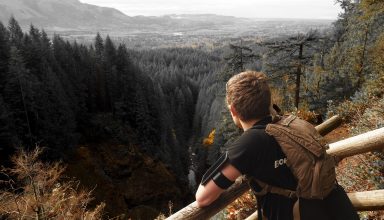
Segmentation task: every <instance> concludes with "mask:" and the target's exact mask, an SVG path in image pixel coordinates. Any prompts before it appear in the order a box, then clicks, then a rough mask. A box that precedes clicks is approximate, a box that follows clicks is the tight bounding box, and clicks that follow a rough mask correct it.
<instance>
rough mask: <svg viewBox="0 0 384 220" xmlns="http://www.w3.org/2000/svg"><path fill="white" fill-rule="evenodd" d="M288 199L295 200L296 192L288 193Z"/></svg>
mask: <svg viewBox="0 0 384 220" xmlns="http://www.w3.org/2000/svg"><path fill="white" fill-rule="evenodd" d="M288 197H289V198H290V199H293V198H296V192H289V194H288Z"/></svg>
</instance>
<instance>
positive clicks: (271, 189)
mask: <svg viewBox="0 0 384 220" xmlns="http://www.w3.org/2000/svg"><path fill="white" fill-rule="evenodd" d="M249 180H250V181H254V182H256V183H257V184H258V185H259V186H260V187H261V188H262V189H261V190H260V191H259V192H257V191H255V190H252V191H253V193H254V194H255V195H256V196H263V195H265V194H267V193H273V194H278V195H281V196H285V197H288V198H296V197H297V194H296V191H293V190H289V189H284V188H281V187H277V186H272V185H269V184H267V183H265V182H263V181H261V180H258V179H255V178H253V177H250V178H249ZM251 189H252V187H251Z"/></svg>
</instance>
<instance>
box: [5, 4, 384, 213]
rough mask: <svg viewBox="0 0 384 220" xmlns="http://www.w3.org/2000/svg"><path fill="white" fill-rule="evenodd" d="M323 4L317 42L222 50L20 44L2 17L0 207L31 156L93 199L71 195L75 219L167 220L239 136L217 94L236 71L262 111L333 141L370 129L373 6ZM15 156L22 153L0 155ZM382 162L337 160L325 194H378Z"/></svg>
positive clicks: (379, 62) (14, 26)
mask: <svg viewBox="0 0 384 220" xmlns="http://www.w3.org/2000/svg"><path fill="white" fill-rule="evenodd" d="M337 3H338V4H339V5H340V7H341V8H342V9H343V12H342V13H341V14H340V15H339V18H338V19H337V20H336V21H335V22H334V23H333V26H332V27H331V28H330V29H329V30H327V31H322V32H320V31H318V30H311V31H309V32H307V33H298V34H297V35H293V36H289V37H275V38H273V37H272V38H269V39H265V40H263V41H252V40H249V39H248V40H246V41H243V40H241V39H236V40H234V41H233V42H229V43H228V45H226V46H224V47H217V48H213V49H212V48H192V47H172V48H154V49H142V50H135V49H132V48H127V47H126V46H125V45H124V44H121V43H119V42H115V41H113V40H111V37H110V36H102V35H100V34H97V35H96V36H95V38H94V41H93V43H92V44H90V45H84V44H79V43H77V42H76V41H74V42H69V41H66V40H64V39H63V38H62V37H61V36H59V35H53V36H48V35H47V33H46V32H45V31H44V30H42V29H39V28H38V27H35V26H33V24H32V25H31V26H30V28H29V31H26V32H24V31H23V30H22V29H21V27H20V26H19V24H18V22H17V20H16V19H15V18H13V17H11V18H10V19H9V22H8V24H3V23H0V163H1V165H2V166H3V167H4V168H3V171H2V172H1V175H0V179H1V180H2V181H1V183H0V185H1V186H0V187H1V190H0V192H1V195H2V196H3V195H5V194H3V192H4V191H3V190H4V189H8V190H9V189H11V188H12V187H10V186H11V185H12V186H14V184H19V183H20V184H22V183H23V182H25V179H23V178H20V179H18V180H19V181H18V182H19V183H12V184H11V183H10V182H9V181H8V182H7V181H3V180H6V179H8V178H9V176H7V175H6V174H5V173H4V172H5V171H4V170H6V169H8V168H9V167H12V166H13V164H15V161H16V164H22V163H26V164H31V163H32V162H33V163H34V162H35V161H37V158H38V161H43V162H44V163H48V164H53V163H54V162H57V161H61V163H62V164H64V165H65V166H66V169H64V168H63V169H61V168H60V169H59V168H58V167H56V169H55V170H54V171H52V172H55V173H59V174H60V176H61V177H60V178H63V179H65V180H66V181H70V182H71V181H73V180H71V178H72V177H75V178H76V179H77V180H78V181H79V182H71V185H70V186H71V187H73V188H76V187H78V188H79V189H80V188H82V187H85V188H88V189H93V190H92V191H93V192H92V193H93V194H94V198H95V199H94V200H92V201H91V200H89V201H88V200H87V199H86V197H85V196H84V197H81V195H82V194H76V195H75V197H79V198H84V201H83V202H85V201H86V203H87V204H88V202H89V207H92V208H93V209H94V212H95V213H97V215H96V214H94V213H93V212H87V213H88V214H87V215H91V214H92V215H94V216H99V213H98V211H99V209H100V210H101V209H104V212H105V214H104V215H101V214H100V216H102V217H100V216H99V217H97V218H111V217H115V216H120V217H121V219H125V218H127V219H128V218H132V219H140V218H141V219H153V218H154V217H156V216H158V215H159V214H160V213H163V214H164V215H168V214H170V213H172V212H174V211H177V210H178V209H180V208H182V207H184V206H185V205H187V204H189V203H190V202H192V201H194V193H195V191H196V187H197V186H196V185H197V183H199V181H200V179H201V177H202V175H203V173H204V171H205V170H206V169H207V168H208V167H209V166H210V165H211V164H213V162H214V161H215V160H216V159H217V158H218V157H219V155H220V152H221V151H222V150H223V149H224V148H225V147H226V146H227V144H228V143H230V142H231V141H232V140H233V139H234V138H236V137H237V136H238V135H240V131H239V130H238V129H237V128H236V127H235V126H234V125H233V123H232V121H231V117H230V114H229V112H228V110H227V106H226V103H225V84H226V82H227V80H228V79H229V78H230V77H231V76H233V75H234V74H236V73H239V72H241V71H244V70H248V69H252V70H257V71H262V72H264V73H266V75H267V76H268V77H269V79H270V84H271V86H272V93H273V94H272V96H273V102H274V103H275V104H277V105H278V106H280V108H281V109H282V110H283V111H284V112H286V113H292V114H297V115H299V116H300V117H302V118H304V119H306V120H308V121H310V122H311V123H313V124H319V123H321V122H322V121H323V120H325V119H327V118H329V117H331V116H333V115H336V114H338V115H340V116H342V118H343V120H344V123H343V125H342V129H343V132H345V133H346V135H356V134H360V133H363V132H366V131H369V130H372V129H377V128H381V127H384V112H383V109H384V96H383V95H384V89H383V85H384V2H383V1H377V0H361V1H352V0H337ZM37 146H38V147H39V148H41V149H42V150H41V152H40V151H39V150H38V151H36V150H35V149H36V147H37ZM21 150H24V151H27V152H28V151H32V155H29V156H26V155H24V156H23V154H21V157H22V158H24V160H21V159H20V160H16V159H15V158H14V157H11V156H12V155H14V154H16V153H17V152H20V151H21ZM34 150H35V153H34V154H33V152H34ZM19 155H20V154H19ZM28 157H31V158H32V159H31V160H27V159H26V158H28ZM359 160H364V161H365V162H364V163H363V164H362V163H357V162H356V163H355V162H354V161H359ZM39 163H40V162H39ZM383 163H384V155H383V152H371V153H367V154H364V155H361V156H359V157H358V158H351V159H350V163H344V165H343V166H342V169H339V170H338V176H340V177H341V179H339V182H340V183H341V184H342V185H343V186H344V187H345V189H346V190H347V191H358V190H372V189H383V188H384V175H383V172H384V170H383V167H384V166H383ZM39 166H40V167H41V166H43V165H41V164H40V165H39ZM47 169H48V168H47ZM18 174H20V172H13V174H12V175H14V176H17V175H18ZM12 175H11V176H12ZM42 176H44V174H43V173H38V172H37V173H36V177H41V178H43V177H42ZM24 177H25V178H26V177H28V175H25V176H24ZM44 178H48V177H44ZM60 178H59V177H57V178H55V181H56V180H57V181H59V179H60ZM60 181H61V179H60ZM16 182H17V181H16ZM27 182H28V181H27ZM29 183H32V179H29ZM77 183H78V184H77ZM76 184H77V185H76ZM32 185H33V184H32ZM33 186H35V185H33ZM41 186H43V185H41ZM51 187H53V188H50V189H51V191H52V192H53V191H54V190H58V188H57V186H56V185H52V186H51ZM55 187H56V188H55ZM12 189H13V188H12ZM23 189H24V190H22V191H27V188H23ZM76 189H77V188H76ZM11 191H12V190H11ZM12 192H13V193H15V194H17V193H22V192H21V191H20V190H17V189H13V191H12ZM41 192H42V194H41V195H43V194H44V193H43V192H45V191H44V190H43V188H41ZM64 192H67V191H63V193H64ZM45 193H47V192H45ZM67 194H68V193H67ZM7 195H8V194H7ZM4 198H10V197H2V198H0V200H1V199H4ZM34 198H35V200H36V201H37V200H39V199H38V198H40V197H39V196H36V193H35V197H34ZM41 198H43V197H41ZM50 198H51V197H50ZM39 201H40V200H39ZM47 201H48V200H47ZM49 201H51V200H49ZM3 202H4V201H3ZM4 204H5V203H4ZM79 204H80V203H79ZM98 204H101V205H98ZM244 204H245V203H244ZM234 206H236V205H234ZM39 207H40V206H39ZM47 207H48V206H47ZM79 207H80V205H79ZM46 209H48V208H46ZM232 209H234V208H233V207H232ZM235 209H239V208H235ZM4 210H5V209H4V208H3V209H2V206H1V205H0V218H1V217H4V218H5V219H6V218H7V217H10V216H11V217H12V213H11V212H4ZM36 210H38V211H36V213H37V215H38V216H39V215H42V213H43V211H41V210H40V209H36ZM52 210H54V209H53V208H52ZM2 211H3V212H2ZM227 212H229V213H231V209H230V208H229V209H228V210H227ZM74 213H75V212H74ZM360 214H361V218H362V219H375V218H377V219H378V218H379V217H380V216H382V215H384V214H383V212H364V213H360ZM83 216H85V215H83ZM143 216H146V217H143ZM228 216H229V217H231V215H230V214H228ZM378 216H379V217H378ZM56 217H57V218H59V217H58V216H56ZM13 218H14V219H16V218H17V217H14V216H13ZM37 219H39V218H37ZM42 219H45V218H42ZM47 219H48V218H47ZM233 219H235V217H233Z"/></svg>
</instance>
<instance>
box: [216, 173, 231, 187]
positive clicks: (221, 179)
mask: <svg viewBox="0 0 384 220" xmlns="http://www.w3.org/2000/svg"><path fill="white" fill-rule="evenodd" d="M212 180H213V182H214V183H216V185H217V186H218V187H220V188H222V189H228V187H230V186H231V185H232V184H233V183H234V181H231V180H230V179H228V178H227V177H226V176H224V174H223V173H222V172H218V173H217V174H216V175H215V176H214V177H213V178H212Z"/></svg>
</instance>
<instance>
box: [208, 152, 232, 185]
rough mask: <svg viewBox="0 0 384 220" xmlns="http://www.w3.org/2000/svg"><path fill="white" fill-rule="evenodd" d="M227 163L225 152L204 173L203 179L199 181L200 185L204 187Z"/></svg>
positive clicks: (226, 153)
mask: <svg viewBox="0 0 384 220" xmlns="http://www.w3.org/2000/svg"><path fill="white" fill-rule="evenodd" d="M227 161H228V152H225V153H224V154H222V155H221V156H220V158H219V159H217V160H216V162H215V163H214V164H213V165H212V166H211V167H210V168H209V169H208V170H207V171H206V172H205V173H204V175H203V178H202V180H201V185H203V186H205V184H207V183H208V182H209V181H210V180H211V179H213V177H214V176H215V175H217V174H218V173H219V172H220V170H221V168H223V166H224V165H225V164H226V162H227Z"/></svg>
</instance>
